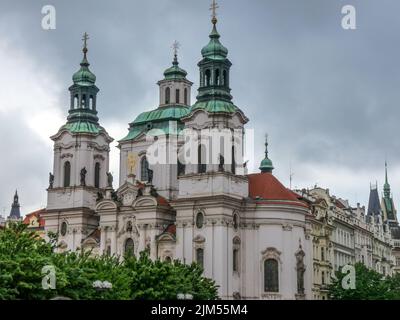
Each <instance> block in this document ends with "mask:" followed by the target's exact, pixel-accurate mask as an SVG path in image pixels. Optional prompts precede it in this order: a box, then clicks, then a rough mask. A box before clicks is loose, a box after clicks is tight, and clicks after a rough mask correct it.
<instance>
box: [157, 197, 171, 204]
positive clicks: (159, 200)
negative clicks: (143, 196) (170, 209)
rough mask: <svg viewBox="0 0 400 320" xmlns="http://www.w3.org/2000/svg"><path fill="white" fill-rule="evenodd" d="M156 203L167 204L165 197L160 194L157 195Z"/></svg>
mask: <svg viewBox="0 0 400 320" xmlns="http://www.w3.org/2000/svg"><path fill="white" fill-rule="evenodd" d="M157 203H158V204H159V205H161V206H169V202H168V200H167V199H165V198H164V197H162V196H158V197H157Z"/></svg>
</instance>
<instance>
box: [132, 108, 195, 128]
mask: <svg viewBox="0 0 400 320" xmlns="http://www.w3.org/2000/svg"><path fill="white" fill-rule="evenodd" d="M188 113H189V109H188V108H187V107H185V106H181V105H169V106H167V107H159V108H157V109H155V110H152V111H146V112H143V113H141V114H140V115H139V116H138V117H137V118H136V119H135V120H134V121H133V124H139V123H148V122H153V121H165V120H179V119H181V118H182V117H184V116H186V115H187V114H188Z"/></svg>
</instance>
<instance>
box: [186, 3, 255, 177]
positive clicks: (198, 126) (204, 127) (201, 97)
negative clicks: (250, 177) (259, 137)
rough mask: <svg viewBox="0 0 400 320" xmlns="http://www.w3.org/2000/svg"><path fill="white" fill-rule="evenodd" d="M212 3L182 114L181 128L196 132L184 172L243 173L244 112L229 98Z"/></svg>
mask: <svg viewBox="0 0 400 320" xmlns="http://www.w3.org/2000/svg"><path fill="white" fill-rule="evenodd" d="M216 8H217V5H216V3H215V2H214V3H213V5H212V10H213V15H212V20H211V22H212V31H211V33H210V35H209V42H208V44H207V45H206V46H204V47H203V48H202V50H201V55H202V59H201V60H200V62H199V63H198V66H199V71H200V84H199V89H198V95H197V101H196V103H195V104H194V105H193V106H192V107H191V108H190V113H189V114H188V115H187V116H186V117H184V118H182V120H183V122H184V123H185V128H187V129H190V130H192V131H193V132H195V133H197V134H194V136H197V137H198V141H197V142H196V141H194V146H191V148H192V149H193V152H192V158H191V159H190V160H189V161H188V159H186V162H189V163H188V164H187V170H186V171H187V173H191V174H196V173H201V174H202V173H206V172H218V171H219V172H221V171H224V172H230V173H232V174H234V175H243V174H244V172H243V165H242V164H243V140H244V125H245V124H246V123H247V122H248V119H247V117H246V116H245V114H244V113H243V112H242V111H241V110H240V108H238V107H237V106H236V105H234V104H233V102H232V95H231V89H230V75H229V74H230V68H231V66H232V63H231V62H230V60H229V59H228V49H227V48H226V47H225V46H223V45H222V44H221V42H220V34H219V33H218V31H217V18H216V13H215V9H216ZM196 144H197V145H196Z"/></svg>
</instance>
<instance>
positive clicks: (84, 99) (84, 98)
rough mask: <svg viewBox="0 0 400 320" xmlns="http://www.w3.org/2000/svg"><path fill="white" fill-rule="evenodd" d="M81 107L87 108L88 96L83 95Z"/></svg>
mask: <svg viewBox="0 0 400 320" xmlns="http://www.w3.org/2000/svg"><path fill="white" fill-rule="evenodd" d="M81 107H82V108H86V94H84V95H82V101H81Z"/></svg>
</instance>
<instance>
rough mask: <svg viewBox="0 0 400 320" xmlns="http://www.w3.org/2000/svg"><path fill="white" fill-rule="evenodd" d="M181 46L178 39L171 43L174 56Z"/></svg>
mask: <svg viewBox="0 0 400 320" xmlns="http://www.w3.org/2000/svg"><path fill="white" fill-rule="evenodd" d="M180 47H181V44H180V43H179V42H178V41H176V40H175V41H174V43H173V44H172V49H173V50H174V56H177V55H178V49H179V48H180Z"/></svg>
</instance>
